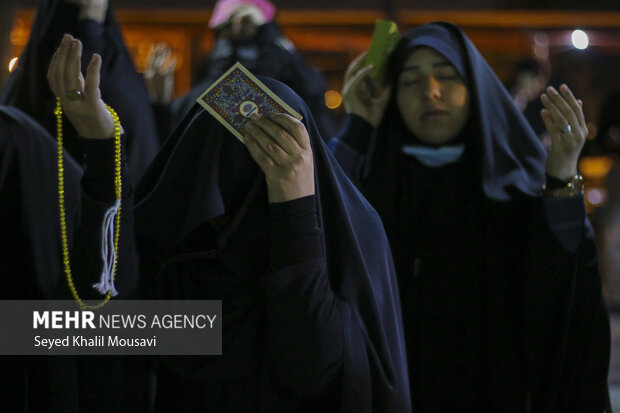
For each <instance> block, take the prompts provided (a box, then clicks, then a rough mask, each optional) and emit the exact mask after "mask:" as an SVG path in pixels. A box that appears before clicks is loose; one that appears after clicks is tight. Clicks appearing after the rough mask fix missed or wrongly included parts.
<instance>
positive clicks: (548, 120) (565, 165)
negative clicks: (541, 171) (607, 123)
mask: <svg viewBox="0 0 620 413" xmlns="http://www.w3.org/2000/svg"><path fill="white" fill-rule="evenodd" d="M540 100H541V101H542V103H543V105H544V107H545V109H543V110H541V112H540V114H541V116H542V119H543V122H544V123H545V127H546V128H547V131H548V132H549V135H550V136H551V149H550V150H549V156H548V157H547V164H546V171H547V174H548V175H551V176H553V177H555V178H558V179H561V180H563V181H567V180H569V179H570V178H571V177H573V176H575V175H576V174H577V161H578V160H579V154H580V153H581V150H582V149H583V145H584V144H585V141H586V137H587V136H588V127H587V126H586V121H585V118H584V116H583V103H582V101H581V100H577V99H575V96H573V93H572V92H571V90H570V89H569V88H568V86H566V85H562V86H560V92H559V93H558V92H557V91H556V90H555V89H554V88H553V87H551V86H550V87H548V88H547V89H546V91H545V93H543V94H542V96H541V97H540Z"/></svg>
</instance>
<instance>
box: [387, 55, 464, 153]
mask: <svg viewBox="0 0 620 413" xmlns="http://www.w3.org/2000/svg"><path fill="white" fill-rule="evenodd" d="M396 99H397V101H398V109H399V110H400V113H401V115H402V117H403V120H404V121H405V124H406V125H407V127H408V128H409V130H410V131H411V132H412V133H413V134H414V135H416V136H417V137H418V139H420V140H421V141H422V142H425V143H428V144H432V145H443V144H446V143H449V142H450V141H451V140H453V139H454V138H455V137H456V136H457V135H458V134H459V133H460V132H461V130H462V129H463V128H464V127H465V123H467V119H468V117H469V107H470V103H469V91H468V90H467V86H466V85H465V82H464V80H463V78H461V76H460V75H459V73H458V72H457V70H456V69H455V68H454V66H452V64H450V63H449V62H448V60H447V59H446V58H445V57H443V56H442V55H441V54H439V53H438V52H436V51H435V50H433V49H431V48H428V47H419V48H417V49H415V50H414V52H413V53H412V54H411V56H409V58H408V59H407V60H406V61H405V63H404V65H403V69H402V70H401V72H400V77H399V79H398V86H397V94H396Z"/></svg>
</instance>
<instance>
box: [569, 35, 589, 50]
mask: <svg viewBox="0 0 620 413" xmlns="http://www.w3.org/2000/svg"><path fill="white" fill-rule="evenodd" d="M571 40H572V41H573V46H575V48H577V49H579V50H584V49H585V48H587V47H588V43H589V41H588V35H587V34H586V33H585V32H584V31H583V30H575V31H574V32H573V34H572V36H571Z"/></svg>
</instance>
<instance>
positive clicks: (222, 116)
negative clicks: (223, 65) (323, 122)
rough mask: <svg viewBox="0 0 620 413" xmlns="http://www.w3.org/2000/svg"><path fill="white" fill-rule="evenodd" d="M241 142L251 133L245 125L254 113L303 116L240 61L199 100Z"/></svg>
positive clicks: (299, 117) (300, 117)
mask: <svg viewBox="0 0 620 413" xmlns="http://www.w3.org/2000/svg"><path fill="white" fill-rule="evenodd" d="M196 101H197V102H198V103H200V105H201V106H202V107H204V108H205V109H206V110H208V111H209V113H210V114H211V115H213V116H214V117H215V118H216V119H217V120H218V121H220V122H221V123H222V125H224V126H225V127H226V129H228V130H229V131H230V132H231V133H232V134H233V135H235V136H236V137H237V138H238V139H239V140H240V141H241V142H243V136H244V135H246V134H247V132H246V130H245V122H246V121H247V120H248V118H249V117H250V116H252V115H253V114H254V113H259V114H260V115H262V116H268V115H269V114H270V113H272V112H278V113H288V114H289V115H291V116H293V117H294V118H296V119H298V120H301V119H302V116H301V115H300V114H299V113H297V112H296V111H295V110H294V109H293V108H291V107H290V106H289V105H288V104H286V102H284V101H283V100H282V99H280V98H279V97H278V96H276V94H275V93H273V92H272V91H271V90H269V88H267V86H265V85H264V84H263V83H262V82H261V81H260V80H258V79H257V78H256V77H255V76H254V75H253V74H252V73H250V71H249V70H247V69H246V68H245V67H243V65H242V64H241V63H239V62H237V63H235V64H234V65H233V66H232V67H231V68H230V69H229V70H228V71H227V72H226V73H224V74H223V75H222V76H221V77H220V78H219V79H218V80H216V81H215V83H213V84H212V85H211V86H210V87H209V88H208V89H207V90H206V91H205V92H204V93H203V94H202V95H201V96H200V97H199V98H198V99H197V100H196Z"/></svg>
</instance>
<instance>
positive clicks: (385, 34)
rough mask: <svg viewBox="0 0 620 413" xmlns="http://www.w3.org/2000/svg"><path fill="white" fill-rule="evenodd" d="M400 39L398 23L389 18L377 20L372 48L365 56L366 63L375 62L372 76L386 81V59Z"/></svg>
mask: <svg viewBox="0 0 620 413" xmlns="http://www.w3.org/2000/svg"><path fill="white" fill-rule="evenodd" d="M398 40H400V32H399V31H398V26H397V25H396V23H394V22H392V21H387V20H377V22H376V23H375V31H374V32H373V34H372V41H371V42H370V48H369V49H368V53H367V54H366V58H365V65H369V64H373V65H374V66H375V68H374V69H373V71H372V72H371V73H370V77H371V78H375V79H377V80H378V81H379V82H381V83H384V80H385V70H386V61H387V58H388V56H389V55H390V53H391V52H392V50H394V48H395V47H396V45H397V43H398Z"/></svg>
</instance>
